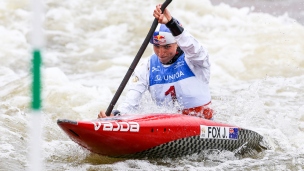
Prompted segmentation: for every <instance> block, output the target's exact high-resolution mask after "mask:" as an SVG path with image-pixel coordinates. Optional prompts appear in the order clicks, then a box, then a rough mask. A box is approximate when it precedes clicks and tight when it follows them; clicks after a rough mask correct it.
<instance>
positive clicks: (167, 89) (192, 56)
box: [98, 4, 213, 119]
mask: <svg viewBox="0 0 304 171" xmlns="http://www.w3.org/2000/svg"><path fill="white" fill-rule="evenodd" d="M160 8H161V4H159V5H157V6H156V8H155V9H154V13H153V16H154V17H155V18H156V19H157V20H158V22H159V25H158V28H157V29H156V31H155V32H154V34H153V36H152V38H151V40H150V43H151V44H153V50H154V53H155V54H153V55H152V56H151V57H150V58H149V59H148V60H147V61H146V63H144V64H142V65H140V66H139V67H138V68H136V70H135V71H134V73H133V75H132V81H131V83H130V88H129V90H128V93H127V95H126V99H125V101H124V102H123V103H121V104H120V105H119V106H118V108H117V110H113V111H112V114H111V115H117V114H125V113H130V112H132V111H134V110H136V109H137V108H138V106H139V104H140V101H141V98H142V95H143V94H144V92H145V91H147V90H148V91H149V92H150V94H151V97H152V99H153V101H155V102H156V104H157V105H159V106H167V107H168V106H169V107H173V108H175V109H176V111H177V112H180V113H182V114H186V115H195V116H199V117H202V118H205V119H212V117H213V110H212V109H211V108H210V107H209V106H210V103H211V95H210V91H209V78H210V63H209V56H208V52H207V50H206V49H205V48H204V47H203V46H202V45H201V44H200V43H199V42H198V41H197V40H196V39H195V38H194V37H193V36H192V35H191V34H190V33H189V32H188V31H187V30H185V29H184V28H183V27H182V25H181V24H180V23H179V22H178V21H177V20H176V19H175V18H173V17H172V16H171V14H170V12H169V10H168V9H165V10H164V12H163V13H161V9H160ZM208 105H209V106H208ZM98 117H99V118H101V117H102V118H103V117H107V116H106V114H105V112H104V111H101V112H100V113H99V115H98Z"/></svg>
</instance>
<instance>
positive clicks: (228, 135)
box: [200, 125, 238, 140]
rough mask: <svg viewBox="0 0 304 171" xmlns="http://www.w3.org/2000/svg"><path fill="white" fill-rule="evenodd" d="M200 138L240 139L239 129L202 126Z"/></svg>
mask: <svg viewBox="0 0 304 171" xmlns="http://www.w3.org/2000/svg"><path fill="white" fill-rule="evenodd" d="M200 138H210V139H233V140H237V139H238V128H234V127H219V126H205V125H200Z"/></svg>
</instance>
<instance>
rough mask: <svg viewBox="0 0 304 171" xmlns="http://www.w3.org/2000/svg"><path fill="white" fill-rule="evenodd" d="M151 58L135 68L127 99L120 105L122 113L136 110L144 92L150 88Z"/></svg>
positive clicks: (119, 108)
mask: <svg viewBox="0 0 304 171" xmlns="http://www.w3.org/2000/svg"><path fill="white" fill-rule="evenodd" d="M148 66H149V60H147V61H146V62H144V63H142V64H141V65H140V66H139V67H138V68H136V69H135V71H134V73H133V75H132V77H131V80H130V85H129V89H128V92H127V94H126V96H125V100H124V101H123V102H122V103H121V104H120V105H119V106H118V108H117V109H118V110H119V111H120V112H121V114H126V113H130V112H132V111H134V110H136V109H137V108H138V106H139V103H140V100H141V98H142V95H143V93H144V92H145V91H146V90H147V89H148V86H149V82H148V80H149V79H148V78H149V70H148Z"/></svg>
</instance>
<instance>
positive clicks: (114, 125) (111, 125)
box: [92, 122, 140, 132]
mask: <svg viewBox="0 0 304 171" xmlns="http://www.w3.org/2000/svg"><path fill="white" fill-rule="evenodd" d="M92 123H93V124H94V130H95V131H98V130H99V129H100V128H101V127H102V130H103V131H121V132H128V131H130V132H139V127H140V126H139V124H138V123H137V122H92Z"/></svg>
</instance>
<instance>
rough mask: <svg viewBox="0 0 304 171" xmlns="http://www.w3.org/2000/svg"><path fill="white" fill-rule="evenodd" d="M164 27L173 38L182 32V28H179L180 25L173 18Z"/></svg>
mask: <svg viewBox="0 0 304 171" xmlns="http://www.w3.org/2000/svg"><path fill="white" fill-rule="evenodd" d="M166 26H167V27H168V28H169V30H170V31H171V33H172V35H173V36H178V35H180V34H182V32H183V31H184V28H183V27H182V26H181V24H180V23H179V22H178V21H177V20H176V19H175V18H173V17H172V19H171V20H170V21H169V22H168V23H167V24H166Z"/></svg>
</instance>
